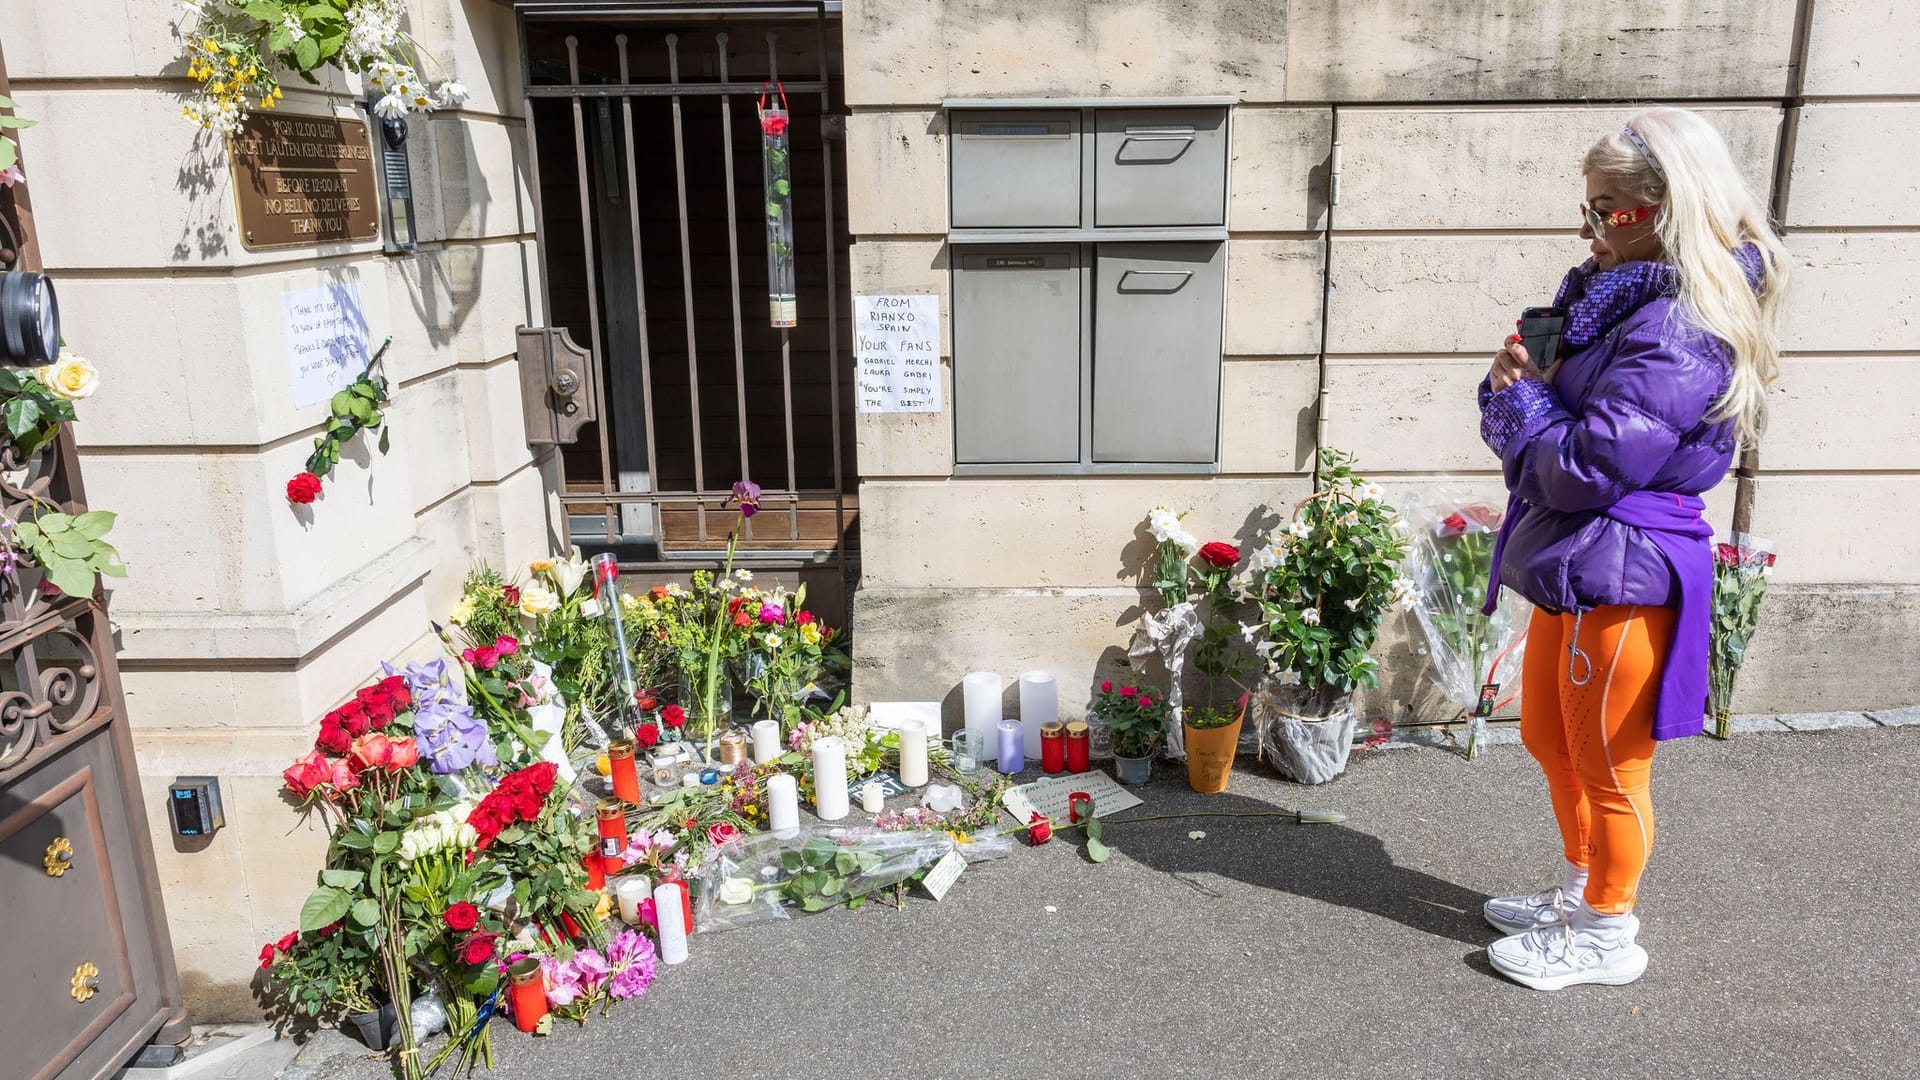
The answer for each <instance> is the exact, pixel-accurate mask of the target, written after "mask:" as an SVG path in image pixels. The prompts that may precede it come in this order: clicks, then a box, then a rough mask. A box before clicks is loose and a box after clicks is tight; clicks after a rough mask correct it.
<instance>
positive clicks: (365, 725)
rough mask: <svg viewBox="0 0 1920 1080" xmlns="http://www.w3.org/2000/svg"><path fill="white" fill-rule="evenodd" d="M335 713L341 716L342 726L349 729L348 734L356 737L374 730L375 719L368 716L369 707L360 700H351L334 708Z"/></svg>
mask: <svg viewBox="0 0 1920 1080" xmlns="http://www.w3.org/2000/svg"><path fill="white" fill-rule="evenodd" d="M333 715H334V716H336V717H339V719H340V726H341V727H343V728H346V729H347V734H349V735H351V736H353V737H354V738H356V739H357V738H359V737H360V736H362V735H365V734H366V733H367V732H369V731H372V730H373V720H372V719H371V718H370V717H368V716H367V707H366V706H365V705H362V704H361V703H360V702H359V701H358V700H355V701H349V702H347V703H346V704H345V705H342V706H340V707H339V708H338V709H335V710H333Z"/></svg>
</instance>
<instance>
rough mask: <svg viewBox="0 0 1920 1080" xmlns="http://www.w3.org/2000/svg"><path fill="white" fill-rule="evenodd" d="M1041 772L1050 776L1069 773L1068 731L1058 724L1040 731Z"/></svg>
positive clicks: (1047, 726)
mask: <svg viewBox="0 0 1920 1080" xmlns="http://www.w3.org/2000/svg"><path fill="white" fill-rule="evenodd" d="M1040 770H1041V771H1042V772H1044V773H1046V774H1047V775H1049V776H1053V775H1055V774H1058V773H1063V772H1066V771H1067V731H1066V729H1065V728H1063V727H1061V726H1060V725H1059V724H1057V723H1054V724H1047V725H1046V726H1044V727H1042V728H1041V729H1040Z"/></svg>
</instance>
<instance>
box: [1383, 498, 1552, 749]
mask: <svg viewBox="0 0 1920 1080" xmlns="http://www.w3.org/2000/svg"><path fill="white" fill-rule="evenodd" d="M1403 512H1404V513H1405V515H1406V520H1407V524H1408V526H1409V527H1410V528H1412V530H1413V539H1412V542H1411V544H1409V546H1408V549H1407V576H1408V577H1410V578H1412V579H1413V581H1414V584H1415V587H1416V589H1417V590H1418V593H1419V601H1418V603H1417V604H1415V606H1414V608H1413V613H1414V618H1415V620H1416V621H1417V622H1419V624H1420V630H1421V633H1422V634H1423V635H1424V636H1425V638H1426V645H1427V657H1428V660H1429V661H1431V663H1430V664H1429V665H1428V668H1427V670H1428V673H1429V674H1430V675H1431V677H1432V678H1433V681H1434V682H1435V683H1436V684H1438V686H1439V688H1440V691H1441V692H1442V693H1443V694H1445V695H1446V698H1447V700H1448V702H1450V703H1451V704H1452V705H1454V706H1455V707H1456V708H1458V709H1459V710H1460V713H1461V716H1462V717H1463V718H1464V719H1465V720H1466V723H1467V757H1469V758H1471V757H1473V756H1474V755H1475V754H1476V753H1477V752H1478V751H1479V745H1480V736H1481V734H1482V733H1483V732H1484V731H1485V730H1486V718H1487V717H1488V716H1491V715H1492V714H1493V712H1494V710H1495V709H1497V708H1499V707H1501V706H1503V705H1505V704H1507V703H1508V702H1510V701H1512V700H1513V699H1514V698H1515V697H1516V696H1518V692H1519V681H1520V655H1521V652H1522V649H1523V648H1524V646H1525V643H1526V633H1527V619H1528V614H1529V610H1528V605H1527V603H1526V602H1525V601H1524V600H1521V599H1519V598H1518V597H1516V596H1515V595H1514V594H1512V593H1511V592H1508V593H1506V594H1505V595H1503V596H1502V597H1501V598H1500V606H1499V607H1497V608H1495V609H1494V612H1493V614H1492V615H1482V614H1481V613H1480V608H1481V606H1482V605H1483V604H1484V603H1485V601H1486V596H1487V581H1488V580H1489V578H1490V577H1491V574H1490V571H1491V569H1492V563H1493V546H1494V541H1495V539H1496V538H1497V537H1498V535H1499V532H1500V520H1501V517H1502V514H1501V511H1500V510H1499V509H1497V508H1495V507H1492V506H1489V505H1487V504H1486V503H1484V502H1481V501H1479V500H1476V499H1473V498H1471V497H1469V496H1466V495H1463V494H1461V493H1460V492H1457V491H1448V490H1444V489H1443V490H1440V491H1436V492H1429V493H1425V494H1422V495H1416V496H1413V497H1410V498H1409V499H1407V500H1406V501H1405V502H1404V503H1403Z"/></svg>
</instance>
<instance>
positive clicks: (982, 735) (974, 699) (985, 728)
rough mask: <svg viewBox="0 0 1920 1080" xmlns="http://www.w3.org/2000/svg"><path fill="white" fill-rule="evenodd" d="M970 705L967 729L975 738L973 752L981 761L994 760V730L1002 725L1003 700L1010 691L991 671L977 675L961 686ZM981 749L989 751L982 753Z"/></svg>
mask: <svg viewBox="0 0 1920 1080" xmlns="http://www.w3.org/2000/svg"><path fill="white" fill-rule="evenodd" d="M960 686H961V693H962V695H963V696H964V698H965V701H966V721H967V722H966V728H967V730H968V731H969V732H971V733H972V735H973V748H974V752H975V753H976V754H979V755H980V758H979V760H981V761H989V760H992V758H993V738H994V735H993V729H994V726H995V725H996V724H998V723H1000V715H1001V713H1000V700H1001V697H1002V695H1003V694H1004V692H1005V690H1006V687H1005V686H1004V684H1002V683H1001V681H1000V676H999V675H998V674H995V673H994V672H991V671H976V672H974V673H973V674H971V675H968V676H967V677H966V678H965V679H962V680H961V682H960ZM981 747H985V748H986V749H985V750H982V749H981Z"/></svg>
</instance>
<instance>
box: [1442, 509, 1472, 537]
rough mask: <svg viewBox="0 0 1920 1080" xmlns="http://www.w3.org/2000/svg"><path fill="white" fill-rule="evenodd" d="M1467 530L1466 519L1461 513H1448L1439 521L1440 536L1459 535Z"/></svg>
mask: <svg viewBox="0 0 1920 1080" xmlns="http://www.w3.org/2000/svg"><path fill="white" fill-rule="evenodd" d="M1466 531H1467V519H1466V516H1465V515H1462V514H1448V515H1447V516H1446V517H1445V518H1443V519H1442V520H1441V522H1440V535H1441V536H1459V535H1460V534H1461V533H1464V532H1466Z"/></svg>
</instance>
